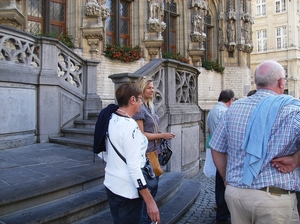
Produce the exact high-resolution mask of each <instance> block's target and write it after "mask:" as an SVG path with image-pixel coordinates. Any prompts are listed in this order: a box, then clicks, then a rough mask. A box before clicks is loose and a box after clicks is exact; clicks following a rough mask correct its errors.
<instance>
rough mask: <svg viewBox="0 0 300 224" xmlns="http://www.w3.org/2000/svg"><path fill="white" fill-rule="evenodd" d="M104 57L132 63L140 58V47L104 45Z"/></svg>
mask: <svg viewBox="0 0 300 224" xmlns="http://www.w3.org/2000/svg"><path fill="white" fill-rule="evenodd" d="M103 52H104V56H105V57H108V58H110V59H112V60H115V59H118V60H121V61H124V62H133V61H137V60H139V59H141V58H142V49H141V48H140V46H135V47H131V46H121V45H120V44H106V49H105V50H104V51H103Z"/></svg>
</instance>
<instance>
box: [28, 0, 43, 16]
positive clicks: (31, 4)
mask: <svg viewBox="0 0 300 224" xmlns="http://www.w3.org/2000/svg"><path fill="white" fill-rule="evenodd" d="M28 15H29V16H34V17H42V16H43V1H41V0H28Z"/></svg>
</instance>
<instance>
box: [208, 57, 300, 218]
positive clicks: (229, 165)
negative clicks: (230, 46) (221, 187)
mask: <svg viewBox="0 0 300 224" xmlns="http://www.w3.org/2000/svg"><path fill="white" fill-rule="evenodd" d="M254 75H255V84H256V86H257V92H256V93H255V94H254V95H252V96H249V97H246V98H243V99H240V100H238V101H236V102H235V103H233V104H232V105H231V106H230V108H229V109H228V110H227V111H226V112H225V114H224V115H223V116H222V119H221V121H220V123H219V125H218V127H217V129H216V130H215V134H214V135H213V136H212V139H211V141H210V146H211V149H212V156H213V159H214V162H215V165H216V167H217V169H218V171H219V173H220V175H221V177H222V178H223V179H224V183H225V184H226V190H225V200H226V202H227V206H228V208H229V211H230V214H231V222H232V223H233V224H240V223H243V224H248V223H249V224H251V223H272V224H274V223H276V224H282V223H290V224H299V216H298V214H297V213H298V212H297V208H296V206H297V199H296V194H295V191H299V190H300V168H299V167H297V168H296V169H294V170H293V171H291V172H289V173H283V172H280V171H279V170H278V169H277V168H276V166H274V165H273V166H272V160H273V159H274V158H278V157H282V156H286V155H292V154H295V153H298V151H299V149H300V147H299V146H300V101H299V100H297V99H295V98H293V97H291V96H289V95H284V94H283V92H284V88H285V85H286V81H287V80H286V76H285V70H284V68H283V67H282V66H281V65H280V64H279V63H277V62H276V61H272V60H267V61H265V62H263V63H261V64H260V65H258V67H257V68H256V71H255V74H254Z"/></svg>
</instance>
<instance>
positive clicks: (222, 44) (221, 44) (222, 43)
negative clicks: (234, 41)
mask: <svg viewBox="0 0 300 224" xmlns="http://www.w3.org/2000/svg"><path fill="white" fill-rule="evenodd" d="M224 50H225V40H224V37H223V29H222V28H219V51H224Z"/></svg>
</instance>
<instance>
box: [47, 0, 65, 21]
mask: <svg viewBox="0 0 300 224" xmlns="http://www.w3.org/2000/svg"><path fill="white" fill-rule="evenodd" d="M50 20H55V21H61V22H64V21H65V7H64V5H63V4H60V3H55V2H50Z"/></svg>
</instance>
